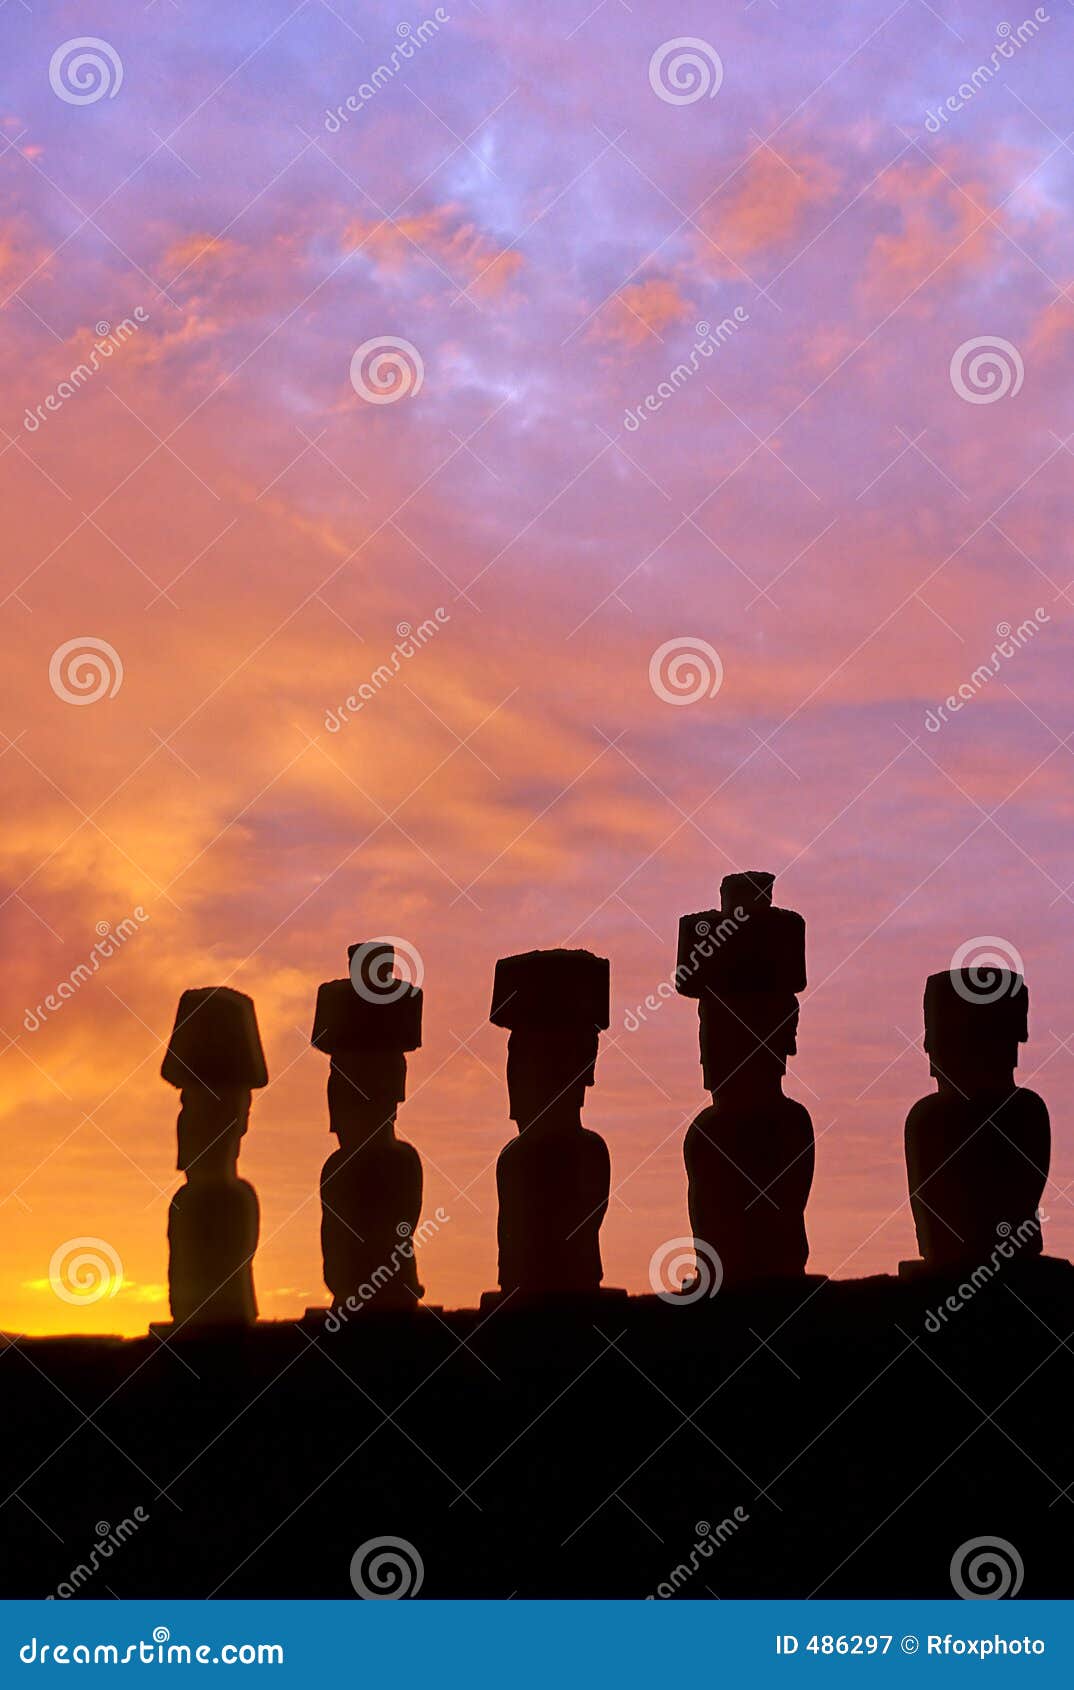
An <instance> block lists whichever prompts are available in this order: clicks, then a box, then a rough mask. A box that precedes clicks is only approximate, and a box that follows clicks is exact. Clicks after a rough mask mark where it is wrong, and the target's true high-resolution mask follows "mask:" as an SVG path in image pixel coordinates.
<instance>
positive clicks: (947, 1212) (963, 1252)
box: [903, 968, 1051, 1272]
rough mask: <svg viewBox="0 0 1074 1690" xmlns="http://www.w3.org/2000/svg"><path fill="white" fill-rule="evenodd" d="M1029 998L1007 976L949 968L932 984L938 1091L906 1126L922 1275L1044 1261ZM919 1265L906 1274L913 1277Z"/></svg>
mask: <svg viewBox="0 0 1074 1690" xmlns="http://www.w3.org/2000/svg"><path fill="white" fill-rule="evenodd" d="M1028 1037H1029V991H1028V988H1027V987H1026V983H1025V981H1024V980H1023V978H1022V976H1021V975H1020V974H1015V973H1013V972H1012V971H1011V970H1009V969H1004V968H993V969H991V970H990V971H985V970H981V969H971V968H965V969H948V970H946V971H945V972H944V973H942V974H930V975H929V977H928V980H927V982H926V984H925V1050H926V1052H927V1054H928V1058H929V1072H930V1073H931V1074H932V1076H933V1078H934V1079H935V1081H936V1091H935V1092H933V1093H932V1094H930V1095H929V1096H928V1097H923V1098H921V1099H920V1100H919V1101H918V1102H917V1103H915V1104H914V1106H913V1108H912V1109H911V1111H910V1113H909V1115H908V1116H907V1117H906V1175H907V1183H908V1185H909V1189H910V1208H911V1211H912V1213H913V1217H914V1226H915V1228H916V1231H917V1243H918V1248H919V1250H920V1251H921V1255H922V1257H923V1258H924V1263H925V1267H926V1268H927V1269H932V1270H935V1271H938V1272H946V1271H948V1270H950V1271H954V1272H957V1271H959V1270H961V1269H963V1268H966V1267H976V1266H978V1265H980V1264H981V1263H989V1262H991V1261H992V1260H993V1257H994V1256H995V1254H996V1253H997V1252H998V1255H999V1258H1000V1259H1001V1260H1007V1261H1010V1260H1015V1259H1017V1260H1019V1261H1023V1260H1026V1259H1029V1258H1032V1257H1035V1256H1039V1255H1040V1254H1041V1248H1042V1240H1041V1228H1040V1220H1039V1217H1038V1214H1037V1210H1038V1206H1039V1204H1040V1200H1041V1195H1042V1193H1043V1191H1044V1186H1045V1182H1046V1180H1047V1178H1048V1163H1049V1159H1050V1156H1051V1127H1050V1124H1049V1121H1048V1111H1047V1109H1046V1107H1045V1105H1044V1102H1043V1100H1042V1099H1041V1098H1039V1097H1038V1096H1037V1094H1036V1092H1034V1091H1027V1090H1025V1089H1023V1088H1022V1087H1020V1086H1017V1085H1016V1084H1015V1081H1014V1070H1015V1068H1016V1066H1017V1063H1018V1046H1019V1045H1020V1044H1024V1043H1025V1041H1026V1039H1027V1038H1028ZM913 1268H914V1264H913V1263H908V1264H906V1265H905V1267H904V1269H903V1271H904V1272H912V1271H913Z"/></svg>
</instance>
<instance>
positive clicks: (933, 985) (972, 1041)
mask: <svg viewBox="0 0 1074 1690" xmlns="http://www.w3.org/2000/svg"><path fill="white" fill-rule="evenodd" d="M924 1010H925V1049H926V1050H927V1051H929V1052H930V1053H936V1054H939V1053H940V1052H941V1051H942V1050H943V1048H944V1046H945V1044H947V1045H949V1044H951V1043H957V1044H958V1045H959V1046H960V1047H974V1046H976V1047H977V1048H978V1049H981V1048H982V1047H983V1048H985V1049H990V1050H991V1051H992V1053H993V1054H995V1053H996V1052H995V1047H996V1045H997V1043H1000V1042H1002V1041H1009V1042H1010V1043H1011V1045H1019V1044H1025V1042H1026V1040H1027V1039H1028V1038H1029V988H1028V986H1027V985H1026V983H1025V980H1024V978H1023V977H1022V975H1021V974H1016V973H1015V972H1014V971H1013V970H1012V969H1006V968H991V969H987V970H985V969H974V968H945V969H944V970H943V972H942V973H941V974H930V975H929V977H928V979H927V980H926V982H925V1000H924Z"/></svg>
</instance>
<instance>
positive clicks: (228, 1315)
mask: <svg viewBox="0 0 1074 1690" xmlns="http://www.w3.org/2000/svg"><path fill="white" fill-rule="evenodd" d="M160 1072H161V1074H162V1076H163V1078H164V1079H165V1080H167V1082H168V1084H169V1085H172V1086H176V1087H177V1088H178V1089H179V1093H180V1098H179V1101H180V1109H179V1123H178V1129H179V1161H178V1166H179V1170H180V1172H181V1173H183V1174H185V1175H186V1184H185V1185H183V1186H181V1187H180V1188H179V1190H178V1191H177V1192H176V1194H175V1196H174V1197H173V1198H172V1201H171V1207H170V1208H169V1210H168V1296H169V1301H170V1303H171V1311H172V1319H173V1320H174V1321H175V1322H176V1324H177V1325H184V1326H188V1327H202V1326H233V1325H251V1324H252V1323H253V1322H254V1321H255V1320H256V1319H257V1302H256V1300H255V1297H254V1276H253V1259H254V1252H255V1250H256V1249H257V1237H258V1231H259V1227H260V1213H259V1210H258V1205H257V1194H256V1192H255V1191H254V1188H253V1186H252V1185H248V1184H247V1182H246V1180H244V1179H240V1178H239V1174H238V1161H239V1147H240V1144H241V1141H242V1136H243V1134H244V1133H245V1131H246V1127H247V1123H248V1121H249V1116H250V1094H251V1092H252V1091H253V1090H255V1089H256V1088H259V1087H261V1086H266V1085H268V1070H267V1069H266V1067H265V1055H264V1052H263V1050H262V1049H261V1035H260V1034H259V1032H258V1030H257V1015H256V1013H255V1011H254V1004H253V999H252V998H248V997H247V996H246V995H245V993H243V992H235V991H232V990H231V989H230V987H228V986H203V987H199V988H198V989H197V990H195V991H189V992H184V993H183V995H182V997H181V998H180V999H179V1008H178V1010H177V1011H176V1016H175V1026H174V1027H173V1029H172V1036H171V1039H170V1040H169V1042H168V1049H167V1052H166V1053H165V1057H164V1062H163V1064H162V1066H161V1070H160Z"/></svg>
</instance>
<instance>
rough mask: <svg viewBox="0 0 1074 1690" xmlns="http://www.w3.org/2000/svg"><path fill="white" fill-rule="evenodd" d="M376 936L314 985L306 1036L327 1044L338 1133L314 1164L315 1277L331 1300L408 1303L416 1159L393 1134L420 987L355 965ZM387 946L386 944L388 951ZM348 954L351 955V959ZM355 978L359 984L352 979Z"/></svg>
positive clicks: (414, 1295) (417, 1030)
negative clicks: (346, 974)
mask: <svg viewBox="0 0 1074 1690" xmlns="http://www.w3.org/2000/svg"><path fill="white" fill-rule="evenodd" d="M385 949H386V948H385V947H384V946H376V947H373V946H352V947H351V961H352V976H351V978H350V979H346V980H329V981H326V983H325V984H324V985H323V986H322V987H321V988H320V991H319V993H318V996H317V1011H316V1015H315V1018H314V1029H313V1043H314V1044H315V1045H316V1046H317V1047H318V1049H320V1050H324V1051H327V1052H329V1054H330V1055H331V1057H332V1065H331V1069H330V1071H329V1078H328V1113H329V1126H330V1129H331V1131H332V1132H334V1133H335V1135H336V1137H337V1138H338V1140H339V1148H338V1149H337V1150H335V1151H333V1153H332V1155H331V1156H329V1158H328V1160H327V1161H326V1162H325V1164H324V1167H323V1168H322V1170H321V1248H322V1252H323V1256H324V1278H325V1284H326V1285H327V1286H328V1289H329V1291H330V1292H331V1294H332V1300H333V1303H334V1304H336V1305H340V1304H350V1305H351V1306H352V1307H353V1308H354V1309H356V1310H357V1309H358V1308H361V1307H367V1306H368V1307H375V1308H377V1309H393V1308H394V1309H413V1308H416V1307H417V1305H418V1301H419V1299H420V1298H421V1297H422V1296H424V1294H425V1293H424V1287H423V1286H422V1285H421V1284H420V1283H419V1280H418V1269H417V1260H416V1256H415V1245H414V1234H415V1232H416V1230H417V1226H418V1222H419V1220H420V1218H421V1203H422V1167H421V1158H420V1156H419V1155H418V1152H417V1151H416V1150H415V1149H414V1147H413V1145H411V1144H407V1143H406V1142H404V1141H403V1140H402V1139H399V1138H397V1137H396V1113H397V1110H398V1106H399V1103H400V1102H401V1101H402V1100H403V1098H404V1097H405V1095H406V1066H407V1064H406V1053H407V1051H409V1050H415V1049H417V1048H418V1046H419V1045H420V1044H421V1015H422V994H421V991H420V989H419V988H417V987H411V986H406V985H405V984H404V982H401V981H398V980H395V979H394V976H391V975H390V966H391V964H390V961H389V962H388V973H387V974H385V973H384V971H383V969H382V968H381V969H377V970H374V971H373V972H372V973H370V971H369V970H368V969H364V968H363V962H364V961H365V960H366V958H367V955H368V953H371V952H372V953H373V954H374V956H383V955H384V952H385ZM389 954H390V953H389ZM355 957H357V959H358V960H357V962H355ZM359 988H361V989H359Z"/></svg>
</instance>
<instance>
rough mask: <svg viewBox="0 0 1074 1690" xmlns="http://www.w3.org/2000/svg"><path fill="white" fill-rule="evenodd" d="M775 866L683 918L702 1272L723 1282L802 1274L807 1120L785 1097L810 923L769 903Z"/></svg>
mask: <svg viewBox="0 0 1074 1690" xmlns="http://www.w3.org/2000/svg"><path fill="white" fill-rule="evenodd" d="M774 878H775V877H774V876H773V875H771V874H768V873H765V872H763V871H762V870H760V869H754V870H751V871H750V872H749V873H748V874H729V875H727V876H726V877H725V879H724V880H723V882H722V883H721V886H720V908H719V909H718V910H706V911H702V912H700V913H698V914H696V915H684V916H683V917H682V920H681V921H680V923H679V954H678V962H677V965H676V969H675V984H676V988H677V990H678V991H679V992H680V993H681V994H682V995H683V996H684V997H688V998H695V999H696V1000H697V1005H698V1013H699V1020H700V1044H701V1067H702V1071H703V1074H704V1081H705V1088H706V1090H707V1091H708V1092H710V1093H711V1096H712V1104H711V1106H710V1107H709V1108H707V1109H703V1110H702V1111H701V1113H700V1115H698V1117H697V1119H696V1120H695V1121H694V1122H693V1124H692V1125H691V1126H690V1128H689V1130H688V1132H687V1134H686V1142H685V1145H684V1147H683V1154H684V1158H685V1162H686V1173H687V1178H688V1181H689V1208H690V1222H691V1226H692V1228H693V1233H694V1238H695V1240H697V1244H698V1273H699V1274H700V1275H702V1276H703V1277H706V1276H709V1277H710V1276H711V1275H712V1274H713V1273H714V1272H716V1271H717V1264H716V1262H714V1261H713V1259H712V1258H713V1257H715V1258H716V1259H717V1261H718V1264H719V1269H722V1277H723V1282H724V1283H726V1284H731V1285H733V1284H748V1283H750V1282H751V1281H755V1280H761V1279H771V1278H782V1277H789V1276H794V1275H799V1274H802V1273H803V1272H804V1271H805V1265H806V1261H807V1259H808V1256H809V1244H808V1241H807V1239H806V1229H805V1206H806V1201H807V1199H808V1197H809V1190H810V1186H811V1185H812V1183H813V1151H814V1146H813V1123H812V1121H811V1120H810V1117H809V1112H808V1110H806V1109H804V1108H803V1107H802V1105H801V1104H800V1103H796V1102H795V1101H794V1100H793V1099H792V1098H789V1097H786V1096H784V1092H783V1076H784V1075H785V1073H786V1071H787V1058H788V1056H792V1055H794V1053H795V1052H796V1051H797V1049H798V1045H797V1039H796V1035H797V1029H798V993H799V992H801V991H803V990H804V988H805V984H806V969H805V922H804V921H803V920H802V917H801V916H800V915H798V914H796V912H795V911H794V910H784V909H778V908H776V907H774V906H773V904H772V884H773V881H774Z"/></svg>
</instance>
